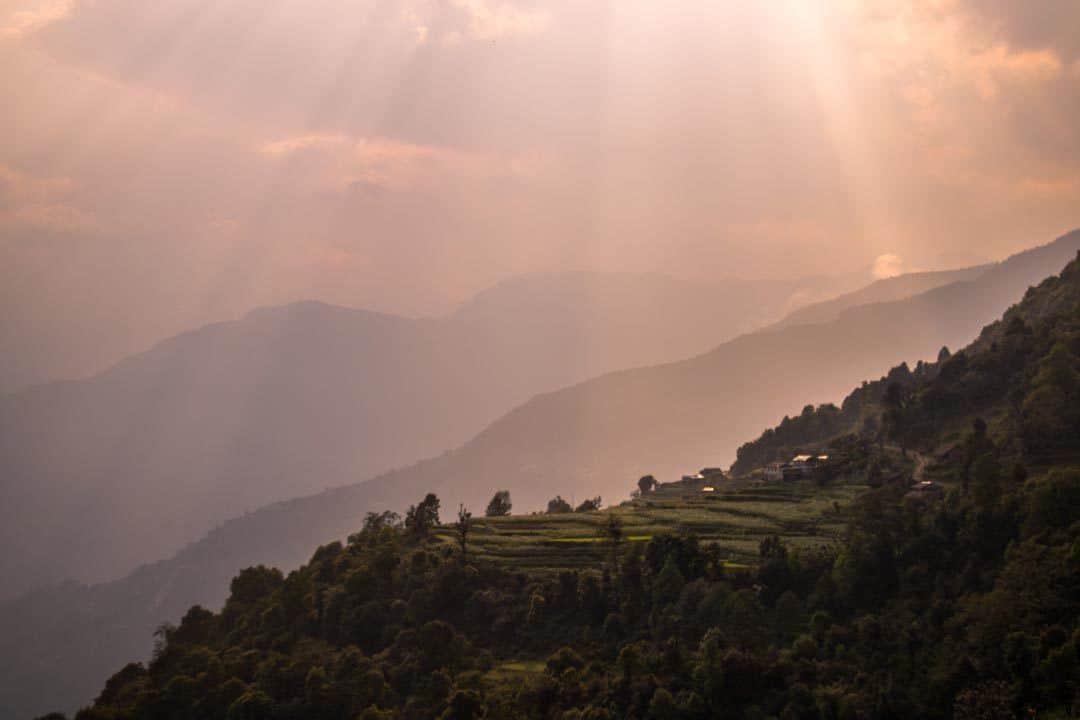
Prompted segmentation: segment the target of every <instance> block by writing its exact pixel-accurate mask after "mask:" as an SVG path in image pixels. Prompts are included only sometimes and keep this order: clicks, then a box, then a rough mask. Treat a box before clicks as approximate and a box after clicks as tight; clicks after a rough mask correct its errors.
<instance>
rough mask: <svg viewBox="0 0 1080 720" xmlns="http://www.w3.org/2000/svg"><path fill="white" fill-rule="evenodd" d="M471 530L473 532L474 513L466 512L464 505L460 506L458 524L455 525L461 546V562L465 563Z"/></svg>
mask: <svg viewBox="0 0 1080 720" xmlns="http://www.w3.org/2000/svg"><path fill="white" fill-rule="evenodd" d="M470 530H472V513H471V512H469V511H468V510H466V509H465V506H464V505H458V512H457V522H456V523H454V532H455V534H457V539H458V545H460V546H461V562H465V557H466V549H467V544H468V542H469V531H470Z"/></svg>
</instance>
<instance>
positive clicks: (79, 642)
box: [0, 232, 1080, 708]
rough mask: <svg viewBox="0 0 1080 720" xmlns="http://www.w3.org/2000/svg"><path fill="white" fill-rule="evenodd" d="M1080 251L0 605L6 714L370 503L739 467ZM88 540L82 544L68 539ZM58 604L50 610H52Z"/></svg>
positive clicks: (615, 486) (733, 353)
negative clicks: (777, 425)
mask: <svg viewBox="0 0 1080 720" xmlns="http://www.w3.org/2000/svg"><path fill="white" fill-rule="evenodd" d="M1078 246H1080V232H1076V233H1072V234H1070V235H1067V236H1064V237H1062V238H1060V239H1058V240H1057V241H1055V242H1054V243H1052V244H1050V245H1048V246H1044V247H1041V248H1037V249H1035V250H1032V251H1029V252H1026V253H1021V254H1019V255H1017V256H1014V257H1013V258H1010V259H1008V260H1006V261H1004V262H1002V263H1000V264H998V265H995V266H994V267H992V268H990V269H988V270H987V271H986V272H985V273H983V274H982V275H980V276H979V277H978V278H977V279H975V280H972V281H968V282H959V283H953V284H950V285H947V286H944V287H940V288H936V289H934V290H932V291H930V292H928V293H924V294H922V295H918V296H915V297H912V298H908V299H906V300H902V301H896V302H889V303H874V304H871V305H868V306H863V307H858V308H853V309H850V310H847V311H845V312H844V313H842V314H841V316H840V317H838V318H836V319H834V320H833V321H832V322H829V323H825V324H821V325H810V326H793V327H790V328H784V329H780V330H773V331H770V332H762V333H755V334H751V335H747V336H744V337H742V338H739V339H737V340H735V341H732V342H729V343H726V344H724V345H722V346H720V347H718V348H716V349H714V350H713V351H711V352H709V353H706V354H704V355H701V356H699V357H696V358H692V359H690V360H686V361H682V362H678V363H672V364H669V365H662V366H657V367H649V368H641V369H636V370H631V371H625V372H619V373H614V374H611V375H607V376H603V377H600V378H597V379H595V380H592V381H589V382H586V383H582V384H580V385H577V386H573V387H570V388H566V389H564V390H562V391H559V392H555V393H549V394H546V395H542V396H539V397H537V398H535V399H534V400H532V401H530V402H528V403H526V404H524V405H522V406H520V407H519V408H517V409H516V410H514V411H513V412H511V413H509V414H508V415H506V416H505V417H503V418H502V419H500V420H499V421H498V422H496V423H494V424H493V425H492V426H491V427H489V428H488V429H487V430H485V431H484V432H482V433H480V434H479V435H478V436H477V437H476V438H474V439H473V440H472V441H470V442H469V443H467V444H466V445H464V446H463V447H462V448H460V449H458V450H455V451H452V452H449V453H445V454H443V455H441V456H439V457H435V458H432V459H430V460H426V461H424V462H421V463H417V464H416V465H414V466H411V467H408V468H404V469H402V470H399V471H395V472H392V473H388V474H386V475H383V476H380V477H377V478H374V479H371V480H368V481H365V482H358V483H355V484H352V485H349V486H345V487H341V488H336V489H333V490H329V491H327V492H324V493H320V494H318V495H312V496H308V497H302V498H297V499H294V500H290V501H287V502H282V503H277V504H275V505H272V506H268V507H263V508H260V509H259V510H258V511H256V512H252V513H249V514H245V515H243V516H241V517H236V518H234V519H232V520H229V521H227V522H225V523H223V524H222V525H221V526H220V527H217V528H215V529H214V530H213V531H211V532H210V533H208V534H207V535H206V537H204V538H203V539H201V540H200V541H199V542H197V543H193V544H192V545H190V546H188V547H186V548H184V549H183V550H182V551H181V552H179V553H177V555H175V556H174V557H172V558H169V559H167V560H164V561H161V562H159V563H155V564H153V565H150V566H147V567H144V568H141V569H140V570H139V571H137V572H135V573H132V574H131V575H130V576H128V577H126V578H123V579H122V580H119V581H116V582H114V583H108V584H99V585H94V586H89V587H87V586H81V585H76V584H73V583H72V584H67V585H64V586H61V587H55V588H49V589H45V590H42V591H41V592H38V593H35V594H34V595H32V596H26V597H23V598H21V599H20V600H18V601H16V602H13V603H9V604H8V605H6V606H4V607H3V612H0V637H2V638H3V640H0V643H2V644H0V649H2V650H3V652H2V653H0V655H2V656H3V657H4V662H5V663H6V664H7V666H6V667H5V668H0V670H3V671H4V673H5V676H6V677H9V678H11V681H10V685H9V686H7V687H0V708H3V707H27V706H32V707H40V705H39V701H38V699H39V698H40V697H42V695H43V690H42V688H45V687H48V688H52V689H53V692H52V696H53V697H61V698H64V704H63V706H64V707H71V706H73V705H74V704H75V703H77V702H85V700H87V699H89V698H90V697H91V694H92V693H93V691H94V688H95V687H96V686H97V685H98V684H99V682H100V675H101V672H102V671H101V668H102V667H103V666H105V667H108V666H111V665H113V664H116V663H119V662H122V661H123V660H124V659H127V658H139V657H144V654H145V653H148V652H149V648H150V642H149V636H150V633H151V632H152V630H153V628H154V627H156V626H157V625H158V624H159V623H161V622H162V621H164V620H167V619H170V618H175V617H177V616H179V615H180V614H181V613H182V612H183V610H184V609H185V608H186V607H188V606H189V605H191V604H195V603H199V604H202V605H204V606H206V607H210V608H218V607H220V606H221V603H222V602H223V601H224V598H225V595H226V589H227V586H228V581H229V578H231V577H232V576H233V575H234V574H235V573H236V572H237V571H238V570H239V569H240V568H243V567H246V566H249V565H259V564H266V565H272V566H276V567H281V568H285V569H291V568H295V567H297V566H298V565H300V564H301V563H302V562H304V560H305V559H306V558H307V555H308V549H309V548H311V547H315V546H317V545H320V544H324V543H327V542H330V541H332V540H334V539H343V538H344V537H346V536H347V535H348V534H349V533H351V532H355V529H356V526H357V524H358V522H359V521H360V518H362V517H363V516H364V514H365V513H366V512H368V511H371V510H381V509H384V508H389V509H394V510H397V511H399V512H400V511H401V510H403V509H404V507H405V506H406V505H407V504H408V503H409V502H411V501H415V499H416V497H418V496H420V495H422V494H423V493H425V492H428V491H434V492H436V493H438V495H439V496H440V497H441V498H442V499H443V501H444V503H445V504H446V506H447V507H450V508H453V507H456V506H457V503H458V502H465V503H466V504H467V505H469V506H471V507H478V506H479V504H480V503H486V502H487V500H488V499H489V497H490V494H491V492H492V491H493V488H494V487H501V488H507V489H510V490H511V491H512V493H513V495H514V501H515V507H516V509H517V510H518V511H519V512H521V511H527V510H532V509H538V508H542V507H544V504H545V503H546V502H547V500H549V499H550V498H551V497H552V496H553V495H556V494H562V495H564V496H571V495H572V494H573V493H575V492H577V493H579V494H580V493H583V492H588V493H589V494H590V495H601V496H602V497H604V498H605V499H606V500H607V501H608V502H609V503H610V502H617V501H618V500H619V499H621V498H625V497H626V496H627V494H628V493H629V491H630V489H631V487H632V483H633V480H634V479H635V478H637V477H639V476H640V475H642V474H644V473H654V474H656V475H657V476H658V477H660V478H661V479H671V478H672V477H678V476H680V475H681V473H682V472H685V471H688V470H694V469H696V468H699V467H702V466H705V465H717V464H719V463H720V462H726V461H729V460H730V459H731V457H732V456H733V455H734V451H735V448H736V447H737V444H738V443H740V442H744V441H745V440H746V438H748V437H752V436H753V435H755V434H757V433H759V432H760V430H761V428H762V427H763V426H766V425H767V424H771V423H773V422H775V421H776V418H777V417H780V416H781V415H782V414H783V413H784V412H789V411H790V410H791V409H793V408H794V409H796V410H797V409H798V408H800V407H802V406H803V405H804V404H805V403H807V402H811V401H814V402H820V401H822V400H828V399H831V398H839V397H842V395H843V394H844V393H845V392H846V391H848V390H849V389H850V388H851V386H852V384H854V383H856V382H858V381H859V379H860V378H864V377H874V376H877V375H878V374H879V373H880V372H881V371H882V369H883V368H887V367H889V366H890V365H891V364H895V363H896V362H898V361H899V360H900V359H902V358H905V357H906V358H917V357H928V358H933V357H934V356H935V355H936V354H937V352H938V350H939V349H940V347H941V345H942V344H946V343H947V344H950V345H953V346H954V347H956V346H957V344H958V343H957V341H958V340H959V341H962V342H961V343H960V344H962V343H963V342H967V341H968V340H970V339H971V338H974V337H976V336H977V335H978V333H979V329H980V328H981V327H982V326H983V325H985V324H986V323H987V322H990V321H992V320H993V319H994V318H996V317H999V316H1000V314H1001V312H1002V311H1003V310H1004V309H1005V308H1006V307H1008V306H1009V305H1010V304H1011V303H1014V302H1016V300H1017V299H1018V298H1020V297H1021V296H1022V295H1023V293H1024V291H1025V290H1026V289H1027V288H1028V286H1029V285H1031V284H1033V283H1037V282H1039V281H1041V280H1043V279H1044V278H1045V277H1046V276H1047V275H1049V274H1051V273H1056V272H1059V271H1060V269H1061V267H1062V266H1064V265H1065V264H1066V263H1067V262H1068V259H1069V258H1071V257H1072V256H1075V254H1076V252H1077V247H1078ZM832 434H833V433H831V432H830V433H828V436H831V435H832ZM75 544H76V543H75V542H74V540H72V539H70V538H69V541H68V542H67V543H66V544H65V547H72V546H74V545H75ZM73 552H74V549H73ZM45 607H47V608H51V609H52V610H51V611H49V612H42V611H41V608H45ZM140 648H141V650H140Z"/></svg>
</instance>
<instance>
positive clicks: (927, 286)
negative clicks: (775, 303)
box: [775, 263, 994, 328]
mask: <svg viewBox="0 0 1080 720" xmlns="http://www.w3.org/2000/svg"><path fill="white" fill-rule="evenodd" d="M992 267H994V265H993V264H992V263H991V264H987V265H976V266H975V267H970V268H962V269H959V270H940V271H936V272H917V273H907V274H904V275H897V276H896V277H891V278H884V279H882V280H877V281H875V282H872V283H870V284H869V285H867V286H866V287H863V288H860V289H858V290H855V291H853V292H849V293H844V294H842V295H839V296H837V297H835V298H832V299H830V300H823V301H821V302H816V303H811V304H809V305H806V306H805V307H802V308H799V309H798V310H795V311H794V312H791V313H789V314H788V315H786V316H785V317H784V318H783V319H782V320H781V321H780V322H778V323H776V324H775V327H777V328H782V327H790V326H792V325H814V324H817V323H823V322H829V321H830V320H835V319H836V318H837V317H838V316H839V315H840V313H842V312H844V311H845V310H848V309H850V308H853V307H858V306H859V305H869V304H871V303H878V302H891V301H894V300H903V299H904V298H908V297H911V296H912V295H918V294H920V293H924V292H927V291H928V290H933V289H934V288H939V287H942V286H943V285H949V284H951V283H954V282H967V281H970V280H974V279H976V278H978V277H979V276H980V275H982V274H983V273H984V272H986V271H987V270H989V269H991V268H992Z"/></svg>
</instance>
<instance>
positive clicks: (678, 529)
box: [434, 479, 866, 575]
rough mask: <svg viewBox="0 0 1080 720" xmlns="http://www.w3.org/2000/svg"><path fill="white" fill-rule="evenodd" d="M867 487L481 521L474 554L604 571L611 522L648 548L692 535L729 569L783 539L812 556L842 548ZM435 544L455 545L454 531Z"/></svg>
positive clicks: (526, 564) (542, 566) (660, 498)
mask: <svg viewBox="0 0 1080 720" xmlns="http://www.w3.org/2000/svg"><path fill="white" fill-rule="evenodd" d="M865 488H866V486H865V485H864V484H862V482H861V480H860V479H857V480H855V481H850V482H849V481H847V480H846V479H845V480H844V481H837V482H835V483H833V484H830V485H829V486H828V487H825V488H819V487H817V486H816V485H814V484H813V483H811V482H809V481H801V482H797V483H790V484H785V485H782V486H771V487H760V488H747V489H743V490H734V491H730V492H726V493H717V494H712V495H704V494H702V493H701V492H699V491H696V490H690V491H687V490H685V489H683V488H681V487H679V486H678V485H676V486H675V487H667V488H663V489H660V490H657V491H655V492H653V493H650V495H649V496H648V499H647V500H645V499H637V500H634V501H632V502H629V503H624V504H622V505H619V506H616V507H612V508H609V509H608V510H604V511H600V512H589V513H554V514H536V515H516V516H515V515H512V516H508V517H498V518H483V519H480V518H475V519H473V520H472V532H471V534H470V536H469V554H470V557H471V558H472V559H474V560H477V561H487V562H495V563H498V564H500V565H501V566H503V567H505V568H507V569H511V570H523V571H529V572H531V573H539V574H544V575H550V574H553V573H558V572H559V571H562V570H586V569H590V568H591V569H597V568H599V567H600V566H601V565H602V564H603V562H604V560H605V558H606V557H607V550H606V549H605V544H606V542H607V541H606V540H605V539H604V537H602V536H601V534H600V531H601V529H602V528H603V526H604V524H605V522H606V520H607V518H608V517H609V515H611V514H613V515H615V516H617V517H618V518H620V520H621V521H622V527H623V533H624V537H623V540H624V542H625V543H628V544H631V545H632V544H638V543H645V542H648V541H649V540H651V539H653V537H655V536H658V535H664V534H670V533H676V534H693V535H695V536H696V537H697V538H698V539H699V540H700V541H701V542H703V543H709V544H713V543H715V544H716V545H717V551H718V552H719V553H720V554H721V556H722V557H723V558H724V559H726V560H728V561H729V562H733V563H739V564H746V563H753V562H755V559H756V557H757V551H758V543H759V542H760V541H761V540H762V539H763V538H765V537H768V536H770V535H780V536H782V537H783V538H784V540H785V542H787V543H788V544H790V545H791V546H792V547H803V548H813V547H817V546H820V545H830V544H832V543H834V542H836V541H838V540H839V538H840V536H841V532H842V529H843V519H842V517H841V514H840V510H839V509H838V508H842V507H844V506H846V505H848V504H849V503H850V502H851V500H852V498H854V497H855V496H856V495H857V494H858V493H859V492H861V491H862V490H864V489H865ZM434 537H435V538H437V539H439V540H441V541H443V542H446V543H453V542H456V537H457V536H456V533H455V531H454V528H452V527H446V526H443V527H440V528H438V529H436V530H435V533H434Z"/></svg>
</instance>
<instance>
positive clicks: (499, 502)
mask: <svg viewBox="0 0 1080 720" xmlns="http://www.w3.org/2000/svg"><path fill="white" fill-rule="evenodd" d="M512 507H513V505H512V504H511V503H510V491H509V490H499V491H498V492H496V493H495V494H494V495H493V496H492V498H491V502H489V503H488V506H487V510H485V511H484V515H485V516H486V517H506V516H507V515H509V514H510V509H511V508H512Z"/></svg>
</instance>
